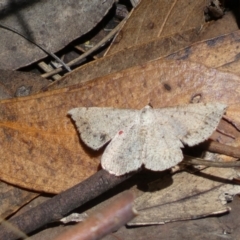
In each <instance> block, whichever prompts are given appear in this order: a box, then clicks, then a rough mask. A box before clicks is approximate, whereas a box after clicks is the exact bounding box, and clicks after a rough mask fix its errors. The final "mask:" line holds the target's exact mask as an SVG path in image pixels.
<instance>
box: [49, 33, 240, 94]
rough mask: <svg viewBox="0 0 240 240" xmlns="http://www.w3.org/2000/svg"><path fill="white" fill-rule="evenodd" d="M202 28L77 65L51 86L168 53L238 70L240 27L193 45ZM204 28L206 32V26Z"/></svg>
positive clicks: (58, 85) (125, 66)
mask: <svg viewBox="0 0 240 240" xmlns="http://www.w3.org/2000/svg"><path fill="white" fill-rule="evenodd" d="M199 31H200V29H199V28H195V29H191V30H189V31H186V32H184V33H182V34H178V33H177V34H175V35H172V36H170V37H166V38H159V39H155V40H153V41H150V42H148V43H146V44H142V45H137V46H135V47H132V48H130V49H125V50H123V51H119V52H117V53H116V54H112V55H107V56H105V57H104V58H102V59H99V60H97V61H94V62H91V63H88V64H86V65H84V66H82V67H80V68H78V69H76V70H75V71H73V72H72V73H71V74H68V75H66V76H65V77H64V78H62V79H61V80H60V81H56V82H54V83H53V84H52V85H50V86H49V87H48V89H49V90H50V89H56V88H61V87H65V86H70V85H73V84H77V83H79V82H85V81H88V80H91V79H94V78H96V77H101V76H104V75H106V74H109V73H114V72H118V71H121V70H123V69H126V68H129V67H132V66H137V65H142V64H145V63H146V62H148V61H151V60H152V59H158V58H161V57H167V56H168V55H170V56H169V58H170V59H186V60H189V61H193V62H194V61H196V62H198V63H201V64H205V65H207V66H209V67H214V68H218V67H220V66H221V68H220V69H221V70H223V71H228V72H232V73H236V74H238V73H239V69H240V66H239V65H240V64H239V63H238V62H239V60H238V59H239V57H238V55H239V50H238V49H239V47H240V43H239V39H240V31H236V32H234V33H230V34H226V35H224V36H220V37H216V38H213V39H210V40H206V41H201V42H197V43H195V44H193V45H191V44H192V43H193V42H196V41H197V40H200V39H201V34H200V33H199ZM202 32H203V34H204V29H202ZM199 34H200V35H199ZM180 49H182V50H180ZM171 54H172V55H171Z"/></svg>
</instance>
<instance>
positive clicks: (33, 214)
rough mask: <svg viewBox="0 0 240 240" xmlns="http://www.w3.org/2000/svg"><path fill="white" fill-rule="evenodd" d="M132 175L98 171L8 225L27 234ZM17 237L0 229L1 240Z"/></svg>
mask: <svg viewBox="0 0 240 240" xmlns="http://www.w3.org/2000/svg"><path fill="white" fill-rule="evenodd" d="M132 175H133V174H128V175H123V176H120V177H116V176H114V175H111V174H109V173H108V172H106V171H105V170H100V171H99V172H97V173H95V174H94V175H92V176H91V177H89V178H88V179H86V180H85V181H83V182H81V183H79V184H77V185H75V186H74V187H72V188H70V189H68V190H66V191H64V192H62V193H60V194H58V195H56V196H54V197H53V198H51V199H49V200H48V201H46V202H44V203H42V204H40V205H38V206H37V207H35V208H33V209H31V210H29V211H27V212H25V213H23V214H21V215H19V216H17V217H15V218H13V219H11V220H9V223H10V224H12V225H13V226H14V227H17V228H18V229H19V230H21V231H23V232H24V233H26V234H28V233H30V232H32V231H34V230H36V229H38V228H40V227H42V226H44V225H45V224H47V223H49V222H52V221H56V220H59V219H61V218H62V217H63V216H64V215H66V214H68V213H69V212H71V211H72V210H73V209H75V208H77V207H79V206H81V205H82V204H84V203H86V202H88V201H89V200H92V199H94V198H96V197H97V196H99V195H101V194H102V193H104V192H106V191H108V190H110V189H111V188H113V187H115V186H116V185H118V184H119V183H121V182H123V181H125V180H126V179H128V178H129V177H131V176H132ZM18 238H19V235H17V234H16V232H12V231H11V229H9V228H6V227H5V226H1V227H0V239H1V240H14V239H18Z"/></svg>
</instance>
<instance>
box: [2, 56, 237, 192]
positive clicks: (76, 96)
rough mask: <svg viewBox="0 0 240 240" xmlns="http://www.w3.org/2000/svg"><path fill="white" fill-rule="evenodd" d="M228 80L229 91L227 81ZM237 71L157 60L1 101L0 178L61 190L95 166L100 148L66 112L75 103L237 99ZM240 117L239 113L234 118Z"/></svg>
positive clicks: (126, 105) (138, 105)
mask: <svg viewBox="0 0 240 240" xmlns="http://www.w3.org/2000/svg"><path fill="white" fill-rule="evenodd" d="M226 81H227V82H228V89H227V90H228V91H226V87H225V83H226ZM239 81H240V78H239V77H238V76H236V75H233V74H229V73H223V72H219V71H218V70H215V69H208V68H206V67H205V66H203V65H200V64H196V63H191V62H186V61H166V60H158V61H153V62H151V63H148V64H146V65H144V66H139V67H134V68H132V69H127V70H125V71H122V72H118V73H116V74H111V75H108V76H106V77H103V78H99V79H96V80H95V81H92V82H89V83H86V84H83V85H82V87H79V86H72V87H69V88H64V89H59V90H55V91H52V92H46V93H41V94H38V95H34V96H32V97H23V98H19V99H12V100H11V99H10V100H4V101H2V102H0V112H1V114H0V135H1V148H0V156H1V164H2V168H1V169H0V176H1V179H4V180H5V181H8V182H10V183H14V184H17V185H20V186H23V187H26V188H30V189H35V190H38V191H46V192H53V193H58V192H60V191H62V190H65V189H66V188H69V187H71V186H73V185H74V184H76V183H78V182H80V181H82V180H84V179H85V178H87V177H89V176H90V175H91V174H93V173H94V172H96V171H97V168H98V166H99V155H100V153H99V152H98V153H94V154H93V153H92V152H90V150H89V149H87V148H86V147H85V146H84V145H82V144H80V143H79V137H78V135H77V131H76V129H75V128H74V124H73V123H72V122H71V120H70V118H69V117H68V116H67V115H66V114H67V112H68V111H69V110H70V109H72V108H74V107H81V106H84V107H90V106H100V107H103V106H104V107H108V106H111V107H116V108H137V109H141V108H142V107H144V106H145V105H146V104H148V103H150V104H152V106H153V107H155V108H158V107H166V106H171V105H178V104H184V103H190V102H192V101H193V100H194V98H195V97H196V96H197V97H198V96H200V97H199V98H200V101H202V102H211V101H216V102H222V103H225V104H227V105H229V108H228V112H227V114H229V113H231V111H232V106H233V105H234V104H238V102H239V86H240V85H239ZM234 120H236V121H237V122H240V120H239V119H234Z"/></svg>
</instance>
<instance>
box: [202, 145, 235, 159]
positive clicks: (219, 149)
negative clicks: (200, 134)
mask: <svg viewBox="0 0 240 240" xmlns="http://www.w3.org/2000/svg"><path fill="white" fill-rule="evenodd" d="M200 146H201V147H203V148H204V149H206V150H207V151H210V152H214V153H220V154H224V155H227V156H231V157H236V158H240V148H239V147H232V146H228V145H225V144H221V143H219V142H215V141H207V142H206V143H203V144H201V145H200Z"/></svg>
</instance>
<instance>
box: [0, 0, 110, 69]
mask: <svg viewBox="0 0 240 240" xmlns="http://www.w3.org/2000/svg"><path fill="white" fill-rule="evenodd" d="M113 3H114V0H106V1H88V0H85V1H83V0H81V1H74V0H69V1H47V0H43V1H36V0H35V1H25V0H21V1H8V0H5V1H2V2H1V7H0V13H1V17H0V19H1V21H0V24H4V25H7V26H10V27H11V28H13V29H16V30H17V31H19V32H20V33H22V34H23V35H25V36H27V37H28V38H30V39H31V40H33V41H34V42H36V43H38V44H39V45H41V46H42V47H44V48H45V49H47V50H48V51H51V52H56V51H58V50H60V49H61V48H63V47H64V46H66V45H67V44H68V43H69V42H71V41H72V40H74V39H75V38H77V37H80V36H82V35H83V34H85V33H86V32H88V31H89V30H91V29H92V28H93V27H94V26H96V24H97V23H98V22H99V21H100V20H101V19H102V18H103V17H104V16H105V15H106V13H107V12H108V10H109V9H110V8H111V7H112V5H113ZM0 42H1V45H0V52H1V54H0V59H1V61H0V68H3V69H16V68H19V67H21V66H25V65H27V64H30V63H31V62H34V61H36V60H39V59H40V58H43V57H45V56H46V53H45V52H43V51H42V50H40V49H39V48H37V47H36V46H35V45H33V44H31V43H29V42H28V41H26V40H25V39H24V38H22V37H21V36H19V35H17V34H16V33H13V32H11V31H9V30H6V29H3V28H0Z"/></svg>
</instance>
